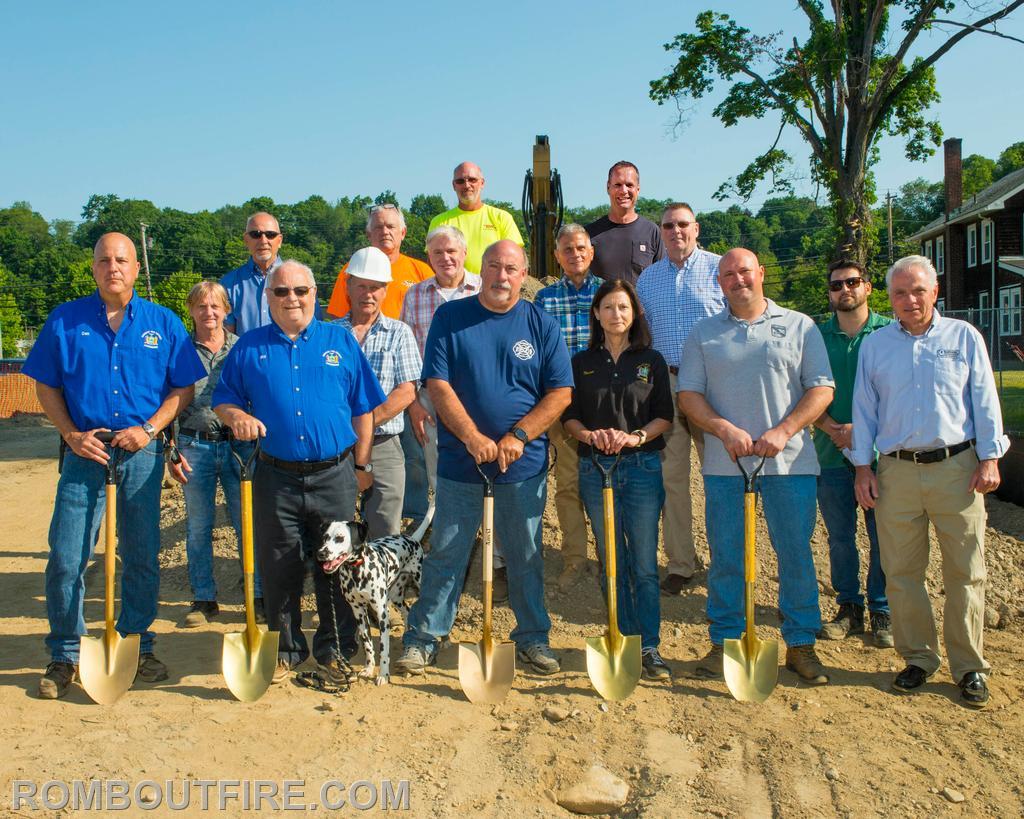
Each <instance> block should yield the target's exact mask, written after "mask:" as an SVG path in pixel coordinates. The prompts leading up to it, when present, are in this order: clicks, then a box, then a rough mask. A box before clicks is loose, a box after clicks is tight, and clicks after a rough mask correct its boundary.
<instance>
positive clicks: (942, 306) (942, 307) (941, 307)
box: [935, 299, 946, 314]
mask: <svg viewBox="0 0 1024 819" xmlns="http://www.w3.org/2000/svg"><path fill="white" fill-rule="evenodd" d="M935 309H937V310H938V311H939V313H940V314H942V313H945V312H946V300H945V299H939V300H938V301H937V302H935Z"/></svg>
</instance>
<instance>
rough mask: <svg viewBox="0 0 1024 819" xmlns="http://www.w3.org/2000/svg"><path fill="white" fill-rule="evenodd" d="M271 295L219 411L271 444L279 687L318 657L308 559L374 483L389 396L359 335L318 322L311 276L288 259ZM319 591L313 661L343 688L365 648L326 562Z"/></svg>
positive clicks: (269, 495) (267, 520) (268, 574)
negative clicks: (308, 627)
mask: <svg viewBox="0 0 1024 819" xmlns="http://www.w3.org/2000/svg"><path fill="white" fill-rule="evenodd" d="M267 292H268V295H269V298H270V316H271V319H272V321H271V323H270V324H268V325H265V326H263V327H260V328H258V329H256V330H253V331H252V332H249V333H246V334H245V335H244V336H242V337H241V338H240V339H239V340H238V342H237V343H236V344H235V346H234V347H233V348H232V350H231V352H230V353H229V354H228V358H227V361H225V362H224V371H223V372H222V374H221V377H220V383H219V384H218V385H217V388H216V389H215V390H214V392H213V405H214V406H213V409H214V412H216V413H217V415H219V416H220V418H221V420H223V421H224V423H225V424H227V425H228V426H230V427H231V432H232V434H233V435H234V437H235V438H236V439H238V440H240V441H252V440H255V439H257V438H260V439H262V440H261V451H260V460H261V463H260V465H259V468H258V469H257V470H256V474H255V476H254V479H253V524H254V528H255V532H256V549H257V551H258V554H259V559H258V561H257V562H258V564H259V567H260V571H261V572H262V574H263V601H264V606H265V609H266V614H267V623H268V626H269V628H270V630H271V631H277V632H280V634H281V638H280V644H279V651H278V661H277V672H276V673H275V675H274V680H275V681H276V682H280V681H282V680H284V679H285V678H286V677H287V676H288V672H289V670H290V669H291V668H293V667H295V666H297V665H299V664H300V663H302V662H304V661H305V660H306V658H307V657H308V656H309V647H308V645H307V643H306V638H305V636H304V635H303V633H302V609H301V603H302V585H303V580H304V579H305V563H304V557H305V556H309V555H313V554H314V553H315V552H316V549H317V548H319V546H320V539H321V537H322V533H323V529H324V526H325V524H327V523H330V522H332V521H335V520H352V518H353V517H354V514H355V503H356V484H357V480H358V486H359V489H360V490H363V489H367V488H369V486H370V484H371V483H372V482H373V475H372V466H371V464H370V449H371V447H372V446H373V410H374V408H375V407H377V406H379V405H380V404H382V403H383V402H384V393H383V392H382V391H381V389H380V386H379V385H378V383H377V379H376V378H375V377H374V375H373V371H372V370H371V369H370V365H369V363H368V362H367V360H366V357H365V356H364V355H363V353H362V351H360V349H359V344H358V343H357V342H356V340H355V339H354V338H353V337H352V334H351V333H350V332H349V331H348V330H347V329H345V328H344V327H341V326H339V325H335V324H328V323H326V322H322V321H319V320H317V319H315V318H314V317H313V312H314V305H315V304H316V284H315V282H314V280H313V273H312V271H311V270H310V269H309V268H308V267H306V266H305V265H303V264H300V263H299V262H295V261H285V262H283V263H282V264H281V265H280V266H278V268H277V269H276V270H274V271H273V272H271V274H270V275H269V277H268V280H267ZM353 452H354V459H352V458H349V455H350V453H353ZM353 468H354V469H356V470H359V473H358V479H357V477H356V475H355V474H354V473H353ZM313 584H314V589H315V592H316V607H317V613H318V615H319V617H320V625H319V627H318V628H317V630H316V634H315V636H314V637H313V656H314V658H315V659H316V661H317V665H318V669H319V671H320V672H321V673H322V674H324V675H325V676H326V677H327V678H328V679H329V680H330V681H331V682H335V683H337V682H340V681H341V680H343V679H345V678H346V677H347V676H348V675H349V670H350V669H349V667H348V663H347V658H348V657H351V656H352V655H353V654H354V653H355V651H356V641H355V630H356V623H355V618H354V617H353V615H352V609H351V608H350V607H349V605H348V603H346V602H345V598H344V597H343V596H342V594H341V588H340V585H339V584H338V583H337V582H336V581H335V582H333V583H332V582H331V578H330V577H328V575H326V574H324V572H323V569H321V567H320V566H319V565H316V566H315V568H314V570H313ZM332 611H333V612H334V617H332ZM339 647H340V650H341V655H339V654H338V648H339Z"/></svg>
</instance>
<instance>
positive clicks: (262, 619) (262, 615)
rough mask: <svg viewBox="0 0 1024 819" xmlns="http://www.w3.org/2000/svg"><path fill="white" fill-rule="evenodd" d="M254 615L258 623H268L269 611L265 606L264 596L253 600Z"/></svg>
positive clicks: (261, 624)
mask: <svg viewBox="0 0 1024 819" xmlns="http://www.w3.org/2000/svg"><path fill="white" fill-rule="evenodd" d="M252 604H253V605H252V607H253V617H255V618H256V624H257V625H260V626H265V625H266V624H267V612H266V610H265V609H264V608H263V598H262V597H257V598H255V599H254V600H253V601H252Z"/></svg>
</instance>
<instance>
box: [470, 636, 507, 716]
mask: <svg viewBox="0 0 1024 819" xmlns="http://www.w3.org/2000/svg"><path fill="white" fill-rule="evenodd" d="M515 676H516V647H515V644H514V643H493V644H492V647H491V651H490V656H488V655H487V652H485V651H484V644H483V643H459V683H461V685H462V690H463V692H465V694H466V698H467V699H468V700H469V701H470V702H474V703H487V704H489V705H494V704H497V703H499V702H501V701H502V700H504V699H505V697H506V696H507V695H508V692H509V689H511V688H512V681H513V680H514V679H515Z"/></svg>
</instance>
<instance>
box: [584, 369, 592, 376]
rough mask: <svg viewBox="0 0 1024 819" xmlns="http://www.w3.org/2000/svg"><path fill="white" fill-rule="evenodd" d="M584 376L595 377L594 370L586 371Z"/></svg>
mask: <svg viewBox="0 0 1024 819" xmlns="http://www.w3.org/2000/svg"><path fill="white" fill-rule="evenodd" d="M583 374H584V375H593V374H594V371H593V370H584V371H583Z"/></svg>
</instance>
